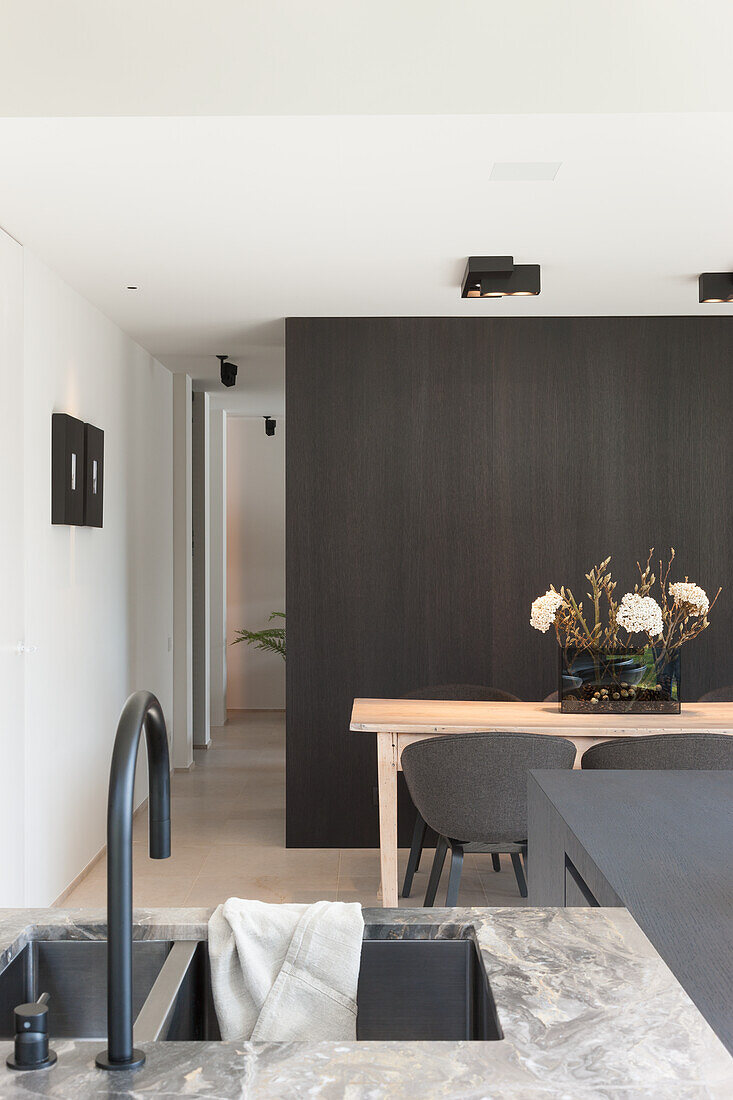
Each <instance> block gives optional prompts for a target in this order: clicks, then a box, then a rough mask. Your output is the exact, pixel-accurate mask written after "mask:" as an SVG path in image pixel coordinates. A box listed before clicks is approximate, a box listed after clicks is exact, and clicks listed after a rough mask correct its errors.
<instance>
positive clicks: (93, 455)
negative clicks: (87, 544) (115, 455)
mask: <svg viewBox="0 0 733 1100" xmlns="http://www.w3.org/2000/svg"><path fill="white" fill-rule="evenodd" d="M103 490H104V432H103V431H102V429H101V428H95V427H94V425H93V424H85V425H84V525H85V527H101V526H102V512H103V507H102V505H103V500H104V495H103Z"/></svg>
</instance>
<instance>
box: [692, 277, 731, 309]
mask: <svg viewBox="0 0 733 1100" xmlns="http://www.w3.org/2000/svg"><path fill="white" fill-rule="evenodd" d="M698 285H699V288H700V301H701V302H733V271H705V272H704V273H703V274H702V275H701V276H700V278H699V280H698Z"/></svg>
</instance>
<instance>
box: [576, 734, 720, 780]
mask: <svg viewBox="0 0 733 1100" xmlns="http://www.w3.org/2000/svg"><path fill="white" fill-rule="evenodd" d="M580 765H581V767H582V768H603V769H606V770H610V769H613V768H618V769H621V770H625V769H629V768H641V769H646V770H647V771H670V770H672V771H673V770H679V771H714V770H716V769H721V770H726V771H727V770H731V771H733V737H731V736H729V735H728V734H726V733H653V734H651V736H649V737H614V739H613V741H601V742H600V744H598V745H591V747H590V748H589V749H586V750H585V752H584V753H583V757H582V760H581V761H580Z"/></svg>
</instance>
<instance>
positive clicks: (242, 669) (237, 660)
mask: <svg viewBox="0 0 733 1100" xmlns="http://www.w3.org/2000/svg"><path fill="white" fill-rule="evenodd" d="M284 610H285V422H284V420H283V419H281V418H280V419H278V422H277V430H276V432H275V435H274V437H269V438H268V437H267V436H266V435H265V429H264V422H263V420H262V417H235V416H228V417H227V631H228V638H229V641H230V642H231V641H232V640H233V638H234V635H235V632H236V630H237V628H239V627H246V628H248V629H250V630H258V629H260V628H261V627H263V626H264V625H265V624H266V622H267V618H268V616H269V614H270V612H271V611H284ZM227 665H228V673H227V706H228V707H230V708H232V709H238V708H245V709H252V708H254V709H257V708H263V709H280V708H282V707H284V706H285V662H284V661H283V660H282V658H281V657H279V656H277V655H276V654H267V653H261V652H259V651H257V650H255V649H253V648H252V647H250V646H246V645H245V644H244V643H240V644H239V645H236V646H233V647H232V646H230V647H229V650H228V662H227Z"/></svg>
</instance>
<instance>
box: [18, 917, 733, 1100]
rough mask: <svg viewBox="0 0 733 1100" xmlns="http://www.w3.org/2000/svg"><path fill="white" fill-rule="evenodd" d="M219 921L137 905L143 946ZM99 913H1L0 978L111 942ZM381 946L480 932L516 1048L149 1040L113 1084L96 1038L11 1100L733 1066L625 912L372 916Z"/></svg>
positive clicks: (611, 1092)
mask: <svg viewBox="0 0 733 1100" xmlns="http://www.w3.org/2000/svg"><path fill="white" fill-rule="evenodd" d="M208 916H209V911H208V910H202V909H158V910H136V912H135V936H136V938H138V939H200V938H204V937H205V934H206V922H207V919H208ZM105 919H106V917H105V913H104V912H103V911H102V910H81V909H77V910H54V909H42V910H39V909H36V910H34V909H26V910H10V909H6V910H0V969H2V967H3V966H4V965H5V964H6V963H7V962H8V961H9V960H10V959H11V958H12V957H13V956H14V955H15V954H16V953H17V952H18V951H20V950H21V948H22V947H23V946H24V945H25V943H27V942H28V941H29V940H30V939H34V938H35V939H40V938H42V939H60V938H64V939H103V938H105V935H106V930H105ZM364 920H365V925H366V932H365V934H366V935H367V936H369V937H370V938H384V937H396V938H405V937H407V938H417V937H422V936H425V935H426V934H428V935H433V936H460V935H474V934H475V936H476V938H477V940H478V944H479V947H480V949H481V954H482V958H483V962H484V965H485V967H486V971H487V973H488V976H489V981H490V983H491V987H492V990H493V993H494V998H495V1001H496V1006H497V1009H498V1013H499V1018H500V1021H501V1024H502V1027H503V1029H504V1035H505V1038H504V1039H503V1040H501V1041H499V1042H487V1043H481V1042H460V1043H406V1042H365V1043H356V1042H354V1043H268V1044H263V1043H246V1042H245V1043H233V1042H231V1043H152V1044H149V1045H147V1046H146V1047H145V1048H144V1049H145V1050H146V1052H147V1062H146V1064H145V1066H144V1067H143V1068H142V1069H140V1070H137V1071H134V1072H117V1073H105V1072H104V1071H102V1070H98V1069H96V1068H95V1066H94V1056H95V1054H96V1053H97V1050H98V1048H99V1040H96V1041H95V1042H72V1041H56V1042H53V1044H52V1045H53V1046H54V1048H55V1050H56V1052H57V1054H58V1064H57V1065H56V1066H54V1067H53V1068H52V1069H49V1070H42V1071H38V1072H35V1073H13V1072H12V1071H10V1070H8V1069H6V1068H5V1057H6V1055H7V1054H8V1053H9V1051H10V1049H11V1044H10V1043H0V1059H1V1061H0V1096H2V1097H3V1098H4V1097H8V1098H15V1097H17V1098H21V1097H23V1098H26V1100H27V1098H28V1097H34V1096H39V1097H52V1098H57V1097H63V1098H65V1100H66V1098H68V1100H77V1098H79V1100H83V1098H86V1097H108V1098H112V1097H114V1098H119V1100H122V1098H129V1100H143V1098H147V1097H149V1096H155V1097H156V1098H161V1100H164V1098H168V1097H202V1098H204V1097H205V1098H207V1100H229V1098H234V1097H237V1098H245V1097H246V1098H247V1100H250V1098H257V1100H259V1098H260V1097H273V1098H283V1100H284V1098H288V1100H292V1098H296V1100H297V1098H299V1097H308V1098H309V1100H310V1098H312V1097H318V1098H328V1100H342V1098H347V1100H357V1098H358V1100H361V1098H364V1100H382V1098H390V1100H393V1098H394V1100H401V1098H404V1100H407V1098H409V1100H418V1098H420V1100H425V1098H431V1097H456V1098H458V1097H460V1098H465V1100H483V1098H490V1097H502V1098H503V1097H506V1098H508V1100H519V1098H520V1097H532V1098H534V1097H537V1098H538V1100H540V1098H541V1097H565V1098H567V1100H589V1098H591V1097H606V1098H613V1100H623V1098H625V1097H630V1098H631V1097H633V1098H637V1097H648V1098H652V1097H654V1098H655V1100H658V1098H674V1100H688V1098H689V1100H692V1098H693V1097H694V1098H702V1097H715V1098H721V1100H722V1098H723V1097H725V1098H726V1100H727V1098H728V1097H730V1096H731V1095H733V1059H731V1057H730V1056H729V1054H728V1053H727V1051H726V1050H725V1048H724V1047H723V1045H722V1044H721V1043H720V1041H719V1040H718V1039H717V1037H716V1036H715V1035H714V1033H713V1032H712V1030H711V1029H710V1027H709V1026H708V1024H707V1023H706V1022H705V1020H704V1019H703V1017H702V1016H701V1015H700V1013H699V1012H698V1011H697V1009H696V1008H695V1007H694V1005H693V1004H692V1002H691V1001H690V999H689V998H688V996H687V994H686V993H685V992H684V991H683V989H682V987H681V986H680V985H679V983H678V982H677V980H676V979H675V978H674V977H673V975H672V974H671V972H670V971H669V970H668V969H667V967H666V966H665V965H664V963H663V962H662V960H661V959H660V957H659V956H658V955H657V953H656V951H655V950H654V948H653V947H652V946H651V944H650V943H649V941H648V940H647V938H646V937H645V936H644V934H643V933H642V932H641V930H640V929H639V927H638V926H637V925H636V923H635V922H634V920H633V918H632V917H631V916H630V914H629V913H628V912H627V911H626V910H624V909H597V908H594V909H531V908H517V909H509V908H506V909H433V910H415V909H406V910H400V909H391V910H389V909H378V910H377V909H372V910H365V911H364Z"/></svg>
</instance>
